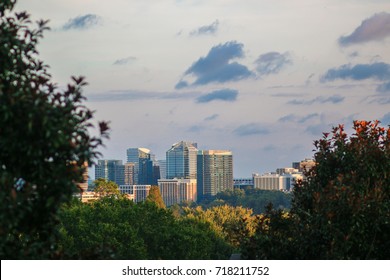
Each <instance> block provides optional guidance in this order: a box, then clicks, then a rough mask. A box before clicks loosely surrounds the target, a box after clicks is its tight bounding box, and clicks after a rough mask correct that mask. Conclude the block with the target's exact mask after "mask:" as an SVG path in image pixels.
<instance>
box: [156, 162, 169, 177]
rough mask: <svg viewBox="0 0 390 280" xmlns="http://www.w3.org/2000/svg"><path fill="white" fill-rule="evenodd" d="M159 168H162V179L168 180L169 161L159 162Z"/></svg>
mask: <svg viewBox="0 0 390 280" xmlns="http://www.w3.org/2000/svg"><path fill="white" fill-rule="evenodd" d="M157 162H158V166H159V167H160V179H166V178H167V161H166V160H158V161H157Z"/></svg>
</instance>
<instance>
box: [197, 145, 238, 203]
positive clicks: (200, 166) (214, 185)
mask: <svg viewBox="0 0 390 280" xmlns="http://www.w3.org/2000/svg"><path fill="white" fill-rule="evenodd" d="M197 181H198V182H197V183H198V199H202V198H203V197H210V196H214V195H216V194H217V193H219V192H221V191H224V190H227V189H233V184H234V181H233V154H232V152H231V151H227V150H204V151H198V157H197Z"/></svg>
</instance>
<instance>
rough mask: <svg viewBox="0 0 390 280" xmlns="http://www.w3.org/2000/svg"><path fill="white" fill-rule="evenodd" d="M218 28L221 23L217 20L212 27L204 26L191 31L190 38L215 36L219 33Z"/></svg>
mask: <svg viewBox="0 0 390 280" xmlns="http://www.w3.org/2000/svg"><path fill="white" fill-rule="evenodd" d="M218 27H219V21H218V20H215V21H214V22H213V23H211V24H210V25H204V26H201V27H199V28H197V29H195V30H193V31H191V32H190V36H201V35H214V34H215V33H217V31H218Z"/></svg>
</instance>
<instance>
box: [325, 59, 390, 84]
mask: <svg viewBox="0 0 390 280" xmlns="http://www.w3.org/2000/svg"><path fill="white" fill-rule="evenodd" d="M370 78H372V79H376V80H380V81H384V80H389V79H390V64H387V63H383V62H377V63H372V64H357V65H355V66H352V65H350V64H345V65H342V66H340V67H339V68H333V69H329V70H328V71H327V72H326V74H325V75H323V76H322V77H321V81H322V82H328V81H334V80H337V79H343V80H345V79H352V80H365V79H370Z"/></svg>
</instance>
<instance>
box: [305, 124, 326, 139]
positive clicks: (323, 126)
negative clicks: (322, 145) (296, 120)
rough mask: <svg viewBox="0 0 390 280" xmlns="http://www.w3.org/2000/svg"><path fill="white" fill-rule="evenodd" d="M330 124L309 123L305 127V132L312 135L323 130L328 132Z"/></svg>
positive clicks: (318, 133)
mask: <svg viewBox="0 0 390 280" xmlns="http://www.w3.org/2000/svg"><path fill="white" fill-rule="evenodd" d="M329 128H330V125H329V124H325V123H321V124H316V125H310V126H308V127H307V128H306V130H305V131H306V132H308V133H310V134H312V135H316V136H318V135H322V133H324V132H329V131H330V129H329Z"/></svg>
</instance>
